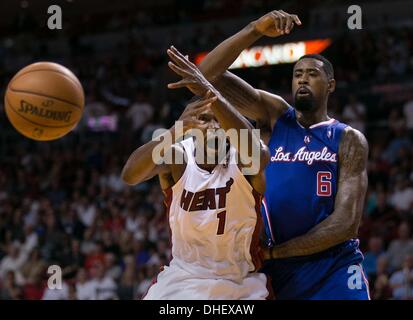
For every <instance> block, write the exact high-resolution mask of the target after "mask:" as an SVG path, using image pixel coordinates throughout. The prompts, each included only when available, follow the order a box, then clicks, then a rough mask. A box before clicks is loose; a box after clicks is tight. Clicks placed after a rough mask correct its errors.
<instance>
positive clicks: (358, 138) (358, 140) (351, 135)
mask: <svg viewBox="0 0 413 320" xmlns="http://www.w3.org/2000/svg"><path fill="white" fill-rule="evenodd" d="M343 139H345V140H349V141H350V142H352V143H354V144H360V145H365V146H366V147H367V146H368V143H367V139H366V137H365V135H364V134H363V133H362V132H361V131H359V130H357V129H354V128H353V127H351V126H349V125H347V126H346V127H345V128H344V129H343Z"/></svg>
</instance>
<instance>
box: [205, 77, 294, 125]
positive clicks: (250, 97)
mask: <svg viewBox="0 0 413 320" xmlns="http://www.w3.org/2000/svg"><path fill="white" fill-rule="evenodd" d="M211 83H212V84H213V85H214V87H215V88H217V89H218V91H219V92H220V93H221V94H222V95H223V96H224V97H225V98H226V99H227V100H228V101H229V102H230V103H231V104H232V105H234V106H235V107H236V108H237V109H238V111H239V112H241V113H242V115H244V116H246V117H248V118H250V119H253V120H261V121H266V122H268V125H269V126H270V127H271V128H272V127H273V126H274V123H275V121H276V120H277V119H278V117H279V116H281V115H282V114H283V113H284V112H285V111H286V110H287V108H288V104H287V102H286V101H285V100H284V99H282V98H281V97H280V96H277V95H275V94H272V93H269V92H266V91H263V90H257V89H255V88H253V87H252V86H251V85H250V84H248V83H247V82H246V81H244V80H243V79H241V78H240V77H238V76H236V75H235V74H233V73H231V72H229V71H226V72H225V73H224V74H222V75H221V76H219V77H217V78H216V79H212V81H211Z"/></svg>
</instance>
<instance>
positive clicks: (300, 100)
mask: <svg viewBox="0 0 413 320" xmlns="http://www.w3.org/2000/svg"><path fill="white" fill-rule="evenodd" d="M294 102H295V104H294V106H295V109H297V110H298V111H302V112H306V111H311V110H314V109H315V101H314V97H313V94H312V93H310V94H309V95H307V96H304V97H303V96H298V95H297V93H296V94H295V99H294Z"/></svg>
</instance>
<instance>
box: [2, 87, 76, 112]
mask: <svg viewBox="0 0 413 320" xmlns="http://www.w3.org/2000/svg"><path fill="white" fill-rule="evenodd" d="M9 90H10V91H11V92H16V93H27V94H32V95H34V96H38V97H44V98H48V99H54V100H57V101H60V102H64V103H67V104H70V105H72V106H74V107H76V108H78V109H81V110H82V109H83V108H82V107H79V106H78V105H77V104H74V103H73V102H70V101H67V100H65V99H62V98H56V97H53V96H49V95H47V94H43V93H36V92H32V91H27V90H16V89H13V88H11V87H9Z"/></svg>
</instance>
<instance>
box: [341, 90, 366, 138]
mask: <svg viewBox="0 0 413 320" xmlns="http://www.w3.org/2000/svg"><path fill="white" fill-rule="evenodd" d="M365 117H366V106H365V105H364V104H363V103H361V102H359V101H358V99H357V97H356V96H355V95H353V94H352V95H350V97H349V101H348V104H346V105H345V106H344V109H343V115H342V118H343V120H344V122H345V123H347V124H348V125H350V126H351V127H353V128H354V129H357V130H359V131H361V132H363V133H364V132H365V131H366V125H365Z"/></svg>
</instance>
